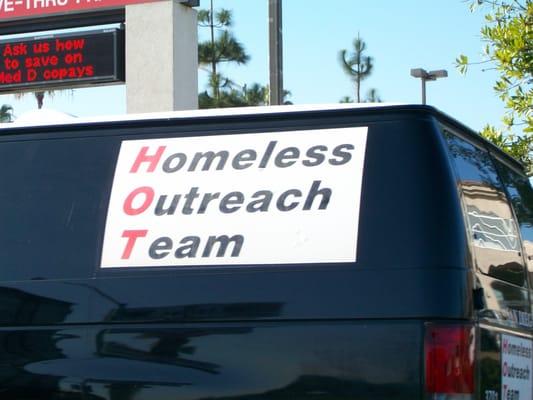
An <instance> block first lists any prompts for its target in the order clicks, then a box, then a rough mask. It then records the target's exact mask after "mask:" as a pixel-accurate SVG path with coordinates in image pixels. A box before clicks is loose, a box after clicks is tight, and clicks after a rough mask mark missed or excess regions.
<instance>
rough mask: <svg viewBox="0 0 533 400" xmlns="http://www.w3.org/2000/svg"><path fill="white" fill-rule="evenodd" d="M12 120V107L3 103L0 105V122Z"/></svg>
mask: <svg viewBox="0 0 533 400" xmlns="http://www.w3.org/2000/svg"><path fill="white" fill-rule="evenodd" d="M11 121H13V107H11V106H10V105H9V104H4V105H3V106H2V107H0V123H2V122H11Z"/></svg>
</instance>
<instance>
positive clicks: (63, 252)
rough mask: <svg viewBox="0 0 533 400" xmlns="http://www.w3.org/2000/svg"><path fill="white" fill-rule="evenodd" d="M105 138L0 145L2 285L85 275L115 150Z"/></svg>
mask: <svg viewBox="0 0 533 400" xmlns="http://www.w3.org/2000/svg"><path fill="white" fill-rule="evenodd" d="M110 142H111V141H110V140H107V141H106V142H104V141H103V140H102V139H101V138H100V139H94V138H86V139H63V140H33V141H17V142H2V143H0V168H1V169H2V171H3V172H2V174H0V187H1V190H0V221H2V229H0V259H1V260H2V263H1V266H0V279H1V280H4V281H15V280H29V279H34V280H39V279H60V278H81V277H88V276H89V275H91V274H92V271H93V270H94V268H95V265H96V263H97V257H98V251H99V250H98V248H99V240H100V239H99V238H100V230H101V224H102V223H103V222H102V220H101V218H103V217H104V213H105V207H106V202H107V194H106V190H105V185H106V182H107V183H108V184H109V182H110V179H111V177H112V168H113V165H112V163H114V155H113V153H115V152H116V149H114V147H115V146H113V145H111V144H110Z"/></svg>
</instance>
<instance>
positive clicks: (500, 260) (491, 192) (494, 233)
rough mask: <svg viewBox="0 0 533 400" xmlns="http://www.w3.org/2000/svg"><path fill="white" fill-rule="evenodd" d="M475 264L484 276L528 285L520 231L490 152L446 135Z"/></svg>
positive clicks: (453, 136)
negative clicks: (457, 180)
mask: <svg viewBox="0 0 533 400" xmlns="http://www.w3.org/2000/svg"><path fill="white" fill-rule="evenodd" d="M446 138H447V141H448V146H449V151H450V155H451V157H452V160H453V163H454V164H455V168H456V173H457V175H458V179H459V187H460V190H461V197H462V201H463V206H464V212H465V214H466V215H465V221H466V226H467V229H468V234H469V238H470V243H471V245H472V249H473V255H474V258H475V264H476V265H477V268H478V269H479V270H480V271H481V272H483V273H484V274H487V275H490V276H492V277H494V278H498V279H502V280H505V281H508V282H511V283H514V284H516V285H519V286H524V285H525V282H526V281H525V271H524V266H523V264H522V263H523V260H522V256H521V248H520V240H519V235H518V228H517V225H516V223H515V221H514V218H513V214H512V212H511V208H510V206H509V204H508V202H507V198H506V195H505V190H504V188H503V185H502V183H501V182H500V180H499V177H498V174H497V171H496V168H495V166H494V164H493V162H492V160H491V158H490V156H489V154H488V152H487V151H485V150H482V149H480V148H478V147H476V146H474V145H472V144H470V143H468V142H467V141H465V140H463V139H460V138H459V137H457V136H455V135H453V134H449V133H448V134H446Z"/></svg>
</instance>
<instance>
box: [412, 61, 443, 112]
mask: <svg viewBox="0 0 533 400" xmlns="http://www.w3.org/2000/svg"><path fill="white" fill-rule="evenodd" d="M411 76H412V77H414V78H420V81H421V82H422V104H426V82H427V81H436V80H437V79H438V78H446V77H447V76H448V71H446V70H445V69H439V70H436V71H429V72H427V71H426V70H425V69H423V68H413V69H411Z"/></svg>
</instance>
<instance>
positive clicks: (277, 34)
mask: <svg viewBox="0 0 533 400" xmlns="http://www.w3.org/2000/svg"><path fill="white" fill-rule="evenodd" d="M281 3H282V0H268V19H269V23H268V26H269V54H270V57H269V65H270V105H279V104H282V103H283V35H282V7H281Z"/></svg>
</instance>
